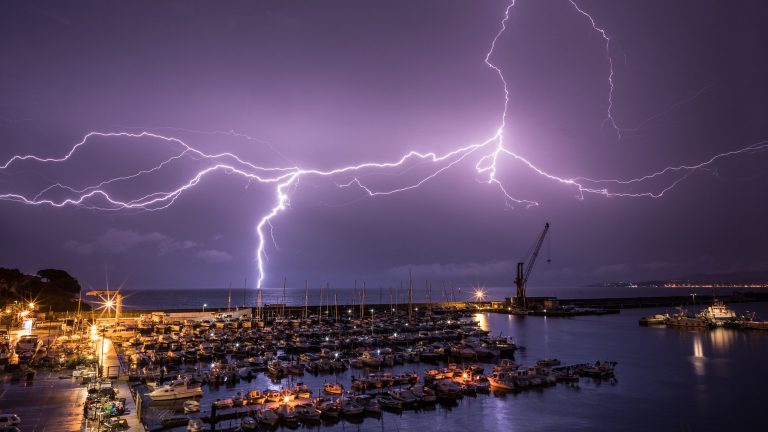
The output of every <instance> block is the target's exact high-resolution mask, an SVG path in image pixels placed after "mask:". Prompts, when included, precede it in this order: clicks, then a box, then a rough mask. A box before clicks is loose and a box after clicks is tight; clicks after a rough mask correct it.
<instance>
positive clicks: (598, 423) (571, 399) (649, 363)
mask: <svg viewBox="0 0 768 432" xmlns="http://www.w3.org/2000/svg"><path fill="white" fill-rule="evenodd" d="M374 292H375V291H374ZM709 292H710V294H711V290H709ZM686 293H687V291H686V292H685V293H683V294H686ZM703 294H705V293H704V292H703V293H701V295H702V296H703ZM723 294H724V293H723ZM246 295H247V294H246ZM678 295H680V294H678ZM209 296H210V297H209ZM185 297H186V298H185ZM220 297H224V300H223V302H222V301H221V300H218V301H217V299H218V298H220ZM233 297H234V293H233ZM296 297H297V296H296V295H294V296H291V298H296ZM131 298H132V299H136V300H137V303H139V302H138V300H140V299H142V297H140V296H139V294H136V295H135V296H133V297H131ZM246 300H248V298H247V297H246ZM300 300H301V303H303V298H301V299H300ZM698 300H700V301H701V304H699V305H698V306H697V307H695V308H692V307H690V306H689V312H696V311H698V310H700V309H701V308H702V307H705V306H706V303H707V301H705V300H703V299H701V298H699V299H697V301H698ZM142 301H143V300H142ZM165 301H166V300H165V298H163V300H162V302H165ZM172 301H173V303H172V304H174V305H175V304H176V303H177V302H179V303H182V304H180V305H179V306H183V305H194V304H199V303H200V302H201V301H203V302H210V303H209V305H222V304H223V305H224V306H226V290H223V291H221V290H220V291H217V292H216V295H215V296H214V293H213V292H208V291H200V292H195V293H190V292H185V294H184V296H180V295H178V292H177V296H176V300H172ZM296 301H298V300H292V302H293V303H296ZM289 303H290V302H289ZM158 304H168V303H161V300H160V298H159V297H158V298H157V299H156V300H155V301H154V305H158ZM730 306H731V307H732V308H733V309H735V310H736V311H737V312H738V313H739V314H743V313H747V312H748V311H749V312H754V313H756V314H757V315H758V316H761V317H768V303H738V304H733V305H730ZM663 312H664V309H663V308H643V309H625V310H622V311H621V312H620V313H618V314H611V315H602V316H577V317H570V318H554V317H538V316H514V315H506V314H497V313H478V314H476V315H475V316H474V318H475V319H476V320H477V321H478V322H479V323H480V326H481V327H482V328H484V329H487V330H489V331H490V332H491V333H492V334H494V335H504V336H509V337H511V338H513V339H514V340H515V341H516V342H517V344H518V345H520V346H522V347H524V349H521V350H520V351H517V353H516V355H515V361H516V362H517V363H519V364H521V365H524V366H525V365H533V364H535V362H536V360H537V359H541V358H548V357H550V358H558V359H560V360H561V361H562V362H563V364H574V363H585V362H594V361H597V360H611V361H616V362H617V366H616V380H612V381H594V380H592V379H588V378H582V379H581V381H580V382H579V383H578V385H566V384H558V385H557V386H555V387H552V388H543V389H539V390H529V391H523V392H519V393H510V394H498V395H497V394H486V395H483V394H479V395H477V396H467V397H464V398H463V399H462V400H460V401H458V403H457V404H456V405H454V406H445V405H441V404H437V405H436V406H435V407H434V408H429V409H426V410H421V409H420V410H406V411H403V412H402V413H389V412H385V413H384V414H383V415H382V416H381V417H380V418H369V417H365V418H361V419H358V420H354V421H348V420H342V421H340V422H338V423H334V424H326V423H323V424H321V425H315V426H311V427H308V426H301V429H302V430H303V429H314V430H318V431H325V430H327V431H457V432H467V431H494V432H507V431H558V432H560V431H638V432H648V431H684V432H689V431H718V432H720V431H730V430H766V424H768V415H766V412H765V411H763V410H764V409H765V401H766V398H765V392H766V389H765V387H764V386H765V385H766V384H768V368H766V367H765V360H766V358H768V331H745V330H738V329H728V328H717V329H679V328H666V327H663V326H661V327H646V326H640V325H639V324H638V320H639V319H640V318H641V317H642V316H645V315H650V314H655V313H663ZM484 366H485V367H486V373H489V372H490V371H491V368H492V364H485V365H484ZM434 367H435V366H433V365H429V364H426V363H417V364H408V363H406V364H405V365H402V366H396V367H395V368H393V369H391V371H392V372H398V371H411V370H415V371H417V372H419V373H421V374H423V372H424V371H425V370H427V369H431V368H434ZM359 373H360V371H358V370H349V371H346V372H343V373H338V374H335V375H333V374H332V375H318V376H314V375H311V374H305V375H304V376H303V377H300V378H299V379H298V380H300V381H303V382H305V383H306V384H308V385H309V386H310V388H311V389H313V390H314V391H315V393H317V392H319V391H320V389H321V388H322V385H323V383H325V382H335V381H338V382H340V383H342V384H343V385H344V386H345V387H346V388H349V385H350V383H351V376H352V375H353V374H359ZM286 384H287V383H286V381H285V380H283V381H282V382H273V381H271V380H270V379H269V378H268V377H267V376H265V375H264V374H259V375H258V376H257V377H256V378H255V379H254V380H252V381H251V382H247V381H242V382H241V383H240V384H239V385H238V386H236V387H235V388H230V389H227V388H225V387H220V388H218V389H208V388H206V390H205V394H204V397H203V400H202V401H201V406H203V407H206V406H210V404H211V403H212V402H213V401H214V400H216V399H218V398H226V397H232V395H233V394H234V393H235V392H236V391H237V390H242V391H248V390H250V389H260V390H264V389H267V388H272V389H274V388H279V387H280V386H281V385H286ZM148 409H149V410H150V411H148V412H149V413H150V415H157V416H168V415H171V414H169V413H173V412H176V413H177V414H178V412H179V411H180V409H181V405H180V403H165V404H158V405H155V406H152V407H149V408H148ZM152 413H154V414H152ZM229 426H232V427H234V426H236V421H233V422H232V423H231V424H229V423H227V422H224V423H221V424H220V427H221V428H223V427H229ZM277 429H279V430H283V429H285V430H288V429H287V428H285V427H283V426H278V427H277ZM174 430H178V431H182V430H185V429H184V428H179V429H174Z"/></svg>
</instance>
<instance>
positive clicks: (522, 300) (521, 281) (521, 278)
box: [515, 222, 549, 308]
mask: <svg viewBox="0 0 768 432" xmlns="http://www.w3.org/2000/svg"><path fill="white" fill-rule="evenodd" d="M547 231H549V222H547V223H545V224H544V231H542V232H541V235H540V236H539V239H538V241H537V242H536V246H535V247H534V248H533V253H532V254H531V258H530V259H529V260H528V265H527V266H525V263H523V262H520V263H517V277H516V278H515V285H516V286H517V296H516V299H515V302H516V303H517V306H518V307H522V308H527V307H528V300H527V298H526V295H525V285H526V284H527V283H528V278H529V277H530V276H531V272H532V271H533V265H534V264H536V258H538V256H539V251H540V250H541V245H542V244H544V238H545V237H546V236H547ZM524 266H525V270H523V267H524Z"/></svg>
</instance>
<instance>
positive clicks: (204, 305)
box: [203, 303, 208, 312]
mask: <svg viewBox="0 0 768 432" xmlns="http://www.w3.org/2000/svg"><path fill="white" fill-rule="evenodd" d="M206 306H208V303H203V312H205V307H206Z"/></svg>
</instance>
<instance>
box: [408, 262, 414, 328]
mask: <svg viewBox="0 0 768 432" xmlns="http://www.w3.org/2000/svg"><path fill="white" fill-rule="evenodd" d="M411 314H413V274H412V273H411V270H408V321H410V320H411Z"/></svg>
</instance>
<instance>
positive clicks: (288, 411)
mask: <svg viewBox="0 0 768 432" xmlns="http://www.w3.org/2000/svg"><path fill="white" fill-rule="evenodd" d="M277 416H278V417H279V418H280V420H282V421H283V423H285V424H286V425H287V426H289V427H292V426H298V424H299V417H298V416H297V415H296V411H295V410H294V409H293V407H292V406H290V405H288V404H282V405H280V407H279V408H278V409H277Z"/></svg>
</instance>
